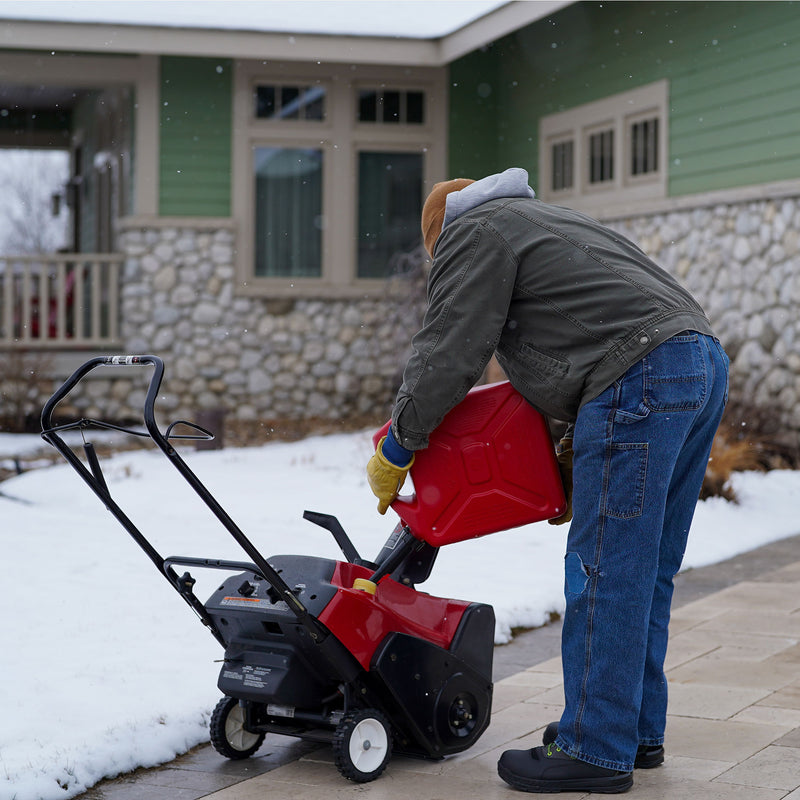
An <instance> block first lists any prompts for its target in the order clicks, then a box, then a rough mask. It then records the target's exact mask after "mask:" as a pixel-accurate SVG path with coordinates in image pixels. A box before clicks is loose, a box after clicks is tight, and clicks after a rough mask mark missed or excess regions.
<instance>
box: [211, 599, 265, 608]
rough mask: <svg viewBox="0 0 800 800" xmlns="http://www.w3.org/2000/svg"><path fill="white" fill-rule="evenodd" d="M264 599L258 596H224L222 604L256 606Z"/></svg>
mask: <svg viewBox="0 0 800 800" xmlns="http://www.w3.org/2000/svg"><path fill="white" fill-rule="evenodd" d="M263 602H264V601H263V600H261V599H259V598H258V597H223V598H222V600H221V601H220V605H221V606H238V607H239V608H254V607H255V606H257V605H258V604H259V603H263Z"/></svg>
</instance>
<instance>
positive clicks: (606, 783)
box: [497, 765, 633, 794]
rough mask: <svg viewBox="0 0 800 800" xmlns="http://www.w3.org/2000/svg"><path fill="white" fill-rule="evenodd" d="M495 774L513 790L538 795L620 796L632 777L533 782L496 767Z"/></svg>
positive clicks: (619, 776) (626, 789) (626, 788)
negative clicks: (579, 793) (568, 793)
mask: <svg viewBox="0 0 800 800" xmlns="http://www.w3.org/2000/svg"><path fill="white" fill-rule="evenodd" d="M497 774H498V775H499V776H500V777H501V778H502V779H503V780H504V781H505V782H506V783H507V784H508V785H509V786H512V787H513V788H514V789H520V790H521V791H523V792H537V793H539V794H554V793H556V792H576V791H581V792H593V793H595V794H621V793H622V792H627V791H628V789H630V788H631V786H633V775H632V774H631V773H630V772H627V773H623V774H622V775H614V776H611V777H608V778H565V779H564V780H558V781H546V780H535V779H532V778H522V777H520V776H519V775H515V774H514V773H513V772H511V771H510V770H508V769H506V768H505V767H502V766H500V765H498V767H497Z"/></svg>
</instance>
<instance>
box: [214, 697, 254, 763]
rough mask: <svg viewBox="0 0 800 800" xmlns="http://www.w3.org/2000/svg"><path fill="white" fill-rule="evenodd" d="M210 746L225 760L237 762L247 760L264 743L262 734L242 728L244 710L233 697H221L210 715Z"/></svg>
mask: <svg viewBox="0 0 800 800" xmlns="http://www.w3.org/2000/svg"><path fill="white" fill-rule="evenodd" d="M209 729H210V731H211V744H213V745H214V749H215V750H216V751H217V752H218V753H219V754H220V755H222V756H225V758H230V759H232V760H234V761H238V760H239V759H242V758H249V757H250V756H251V755H253V753H255V752H256V750H258V748H259V747H261V745H262V743H263V742H264V736H265V735H266V734H264V733H253V732H252V731H248V730H246V729H245V727H244V709H243V708H242V706H240V705H239V701H238V700H236V699H235V698H233V697H223V698H222V699H221V700H220V701H219V703H217V706H216V708H215V709H214V713H213V714H212V715H211V723H210V725H209Z"/></svg>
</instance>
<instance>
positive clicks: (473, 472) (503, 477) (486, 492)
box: [373, 381, 565, 547]
mask: <svg viewBox="0 0 800 800" xmlns="http://www.w3.org/2000/svg"><path fill="white" fill-rule="evenodd" d="M388 429H389V423H388V422H387V423H386V424H385V425H384V426H383V427H382V428H381V430H380V431H378V432H377V433H376V434H375V436H374V437H373V441H374V444H375V445H376V446H377V443H378V441H379V440H380V438H381V437H382V436H385V435H386V432H387V431H388ZM411 478H412V480H413V482H414V489H415V491H414V494H412V495H401V496H399V497H398V498H397V499H396V500H395V501H394V503H392V508H393V509H394V510H395V511H396V512H397V514H399V515H400V518H401V519H402V520H403V522H404V523H405V524H406V525H408V527H409V528H410V529H411V531H412V532H413V533H414V535H415V536H416V537H417V538H418V539H422V540H423V541H425V542H428V543H429V544H431V545H433V546H435V547H439V546H440V545H445V544H451V543H453V542H460V541H463V540H464V539H472V538H474V537H477V536H484V535H485V534H487V533H495V532H496V531H502V530H507V529H509V528H515V527H517V526H519V525H525V524H527V523H530V522H538V521H540V520H544V519H551V518H552V517H557V516H560V515H561V514H562V513H563V512H564V509H565V501H564V488H563V485H562V483H561V477H560V475H559V472H558V465H557V463H556V457H555V450H554V448H553V443H552V440H551V438H550V432H549V430H548V427H547V422H546V420H545V419H544V417H543V416H542V415H541V414H539V412H538V411H536V410H535V409H534V408H533V407H532V406H531V405H530V404H529V403H528V402H527V401H526V400H525V399H524V398H523V397H522V395H521V394H520V393H519V392H517V391H516V390H515V389H514V388H513V387H512V386H511V384H510V383H509V382H508V381H503V382H501V383H493V384H489V385H487V386H478V387H476V388H474V389H472V390H471V391H470V392H468V393H467V396H466V397H465V398H464V400H462V401H461V403H459V404H458V405H457V406H456V407H455V408H454V409H453V410H452V411H450V413H449V414H447V416H446V417H445V418H444V420H442V423H441V424H440V425H439V427H438V428H436V430H435V431H434V432H433V433H432V434H431V436H430V441H429V444H428V447H427V448H426V449H424V450H418V451H417V454H416V460H415V461H414V466H413V467H412V468H411Z"/></svg>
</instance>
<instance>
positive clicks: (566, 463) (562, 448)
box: [548, 437, 572, 525]
mask: <svg viewBox="0 0 800 800" xmlns="http://www.w3.org/2000/svg"><path fill="white" fill-rule="evenodd" d="M556 461H557V462H558V471H559V473H560V474H561V482H562V483H563V484H564V497H565V498H566V501H567V507H566V509H565V510H564V513H563V514H562V515H561V516H560V517H553V519H550V520H548V522H549V523H550V524H551V525H563V524H564V523H565V522H569V521H570V520H571V519H572V439H567V438H566V437H565V438H564V439H562V440H561V441H560V442H559V443H558V447H557V448H556Z"/></svg>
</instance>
